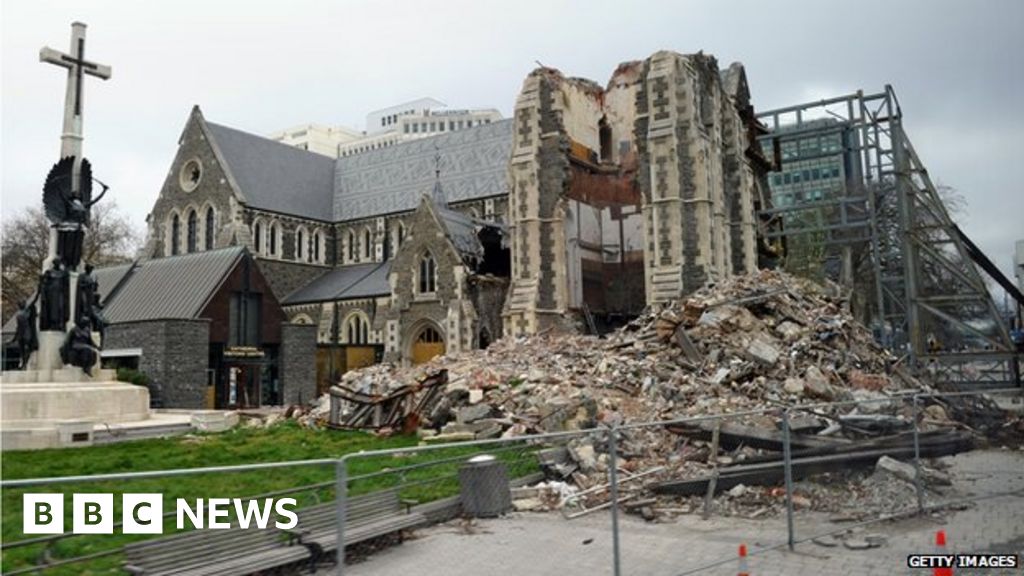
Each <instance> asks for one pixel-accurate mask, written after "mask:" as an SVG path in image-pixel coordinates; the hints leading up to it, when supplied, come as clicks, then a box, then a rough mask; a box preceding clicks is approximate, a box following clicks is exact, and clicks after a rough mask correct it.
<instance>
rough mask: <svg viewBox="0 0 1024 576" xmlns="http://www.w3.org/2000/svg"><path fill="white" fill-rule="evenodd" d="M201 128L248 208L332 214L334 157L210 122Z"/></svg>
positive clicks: (314, 215)
mask: <svg viewBox="0 0 1024 576" xmlns="http://www.w3.org/2000/svg"><path fill="white" fill-rule="evenodd" d="M206 127H207V128H208V130H209V133H210V136H211V138H212V140H213V145H214V146H215V147H216V148H217V150H219V152H220V155H221V157H222V158H223V159H224V162H225V163H226V164H227V166H225V167H224V169H225V170H227V171H228V172H230V174H231V176H233V177H234V180H235V182H237V184H238V188H239V192H240V193H241V194H242V196H243V197H244V198H245V201H246V204H247V205H248V206H249V207H251V208H256V209H260V210H269V211H271V212H279V213H282V214H292V215H295V216H302V217H305V218H312V219H316V220H325V221H331V220H332V219H333V215H332V202H331V196H332V194H333V191H334V159H332V158H328V157H326V156H323V155H320V154H316V153H313V152H307V151H305V150H300V149H298V148H295V147H294V146H289V145H287V144H281V143H280V142H275V141H273V140H269V139H267V138H263V137H262V136H256V135H255V134H249V133H247V132H242V131H241V130H236V129H234V128H229V127H227V126H222V125H220V124H215V123H213V122H206Z"/></svg>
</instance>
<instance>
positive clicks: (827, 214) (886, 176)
mask: <svg viewBox="0 0 1024 576" xmlns="http://www.w3.org/2000/svg"><path fill="white" fill-rule="evenodd" d="M758 119H759V120H760V121H761V122H763V123H764V124H765V125H766V126H767V128H768V133H767V134H766V135H764V136H762V137H760V138H759V141H760V143H761V146H762V150H764V151H765V153H766V156H768V157H769V158H774V166H775V169H776V170H779V169H783V170H784V169H785V167H784V161H783V158H782V156H783V155H782V153H781V150H782V149H783V148H784V147H786V146H787V143H790V144H789V146H790V149H792V147H793V146H796V144H793V143H797V142H801V141H806V140H807V139H809V138H814V137H815V136H817V135H822V134H825V133H833V134H834V133H835V132H836V131H837V130H841V131H842V132H843V133H844V135H845V136H846V137H845V138H843V149H842V150H841V151H838V152H837V153H836V154H835V156H836V157H838V158H840V159H841V160H842V162H844V164H845V166H846V169H845V170H844V178H843V182H844V184H843V185H842V186H839V187H835V188H833V189H832V190H829V191H828V192H827V193H822V192H817V193H815V194H810V195H808V197H794V198H787V202H785V203H784V204H782V203H780V204H779V205H778V206H776V207H772V208H768V209H766V210H763V211H762V212H761V213H760V216H761V221H762V222H766V223H767V226H766V227H765V230H764V233H763V234H764V237H765V238H766V239H767V240H768V241H773V240H774V241H777V242H786V241H792V242H797V241H803V242H804V243H805V244H814V245H816V246H820V247H821V248H822V254H823V255H822V258H832V259H837V260H839V261H840V263H841V265H840V267H839V268H840V273H839V274H838V278H836V279H838V280H840V281H841V282H842V283H843V284H844V285H845V286H847V287H849V288H851V289H852V294H853V296H854V298H855V300H856V302H857V308H858V312H859V313H860V315H861V316H862V318H863V319H864V320H865V321H866V322H867V323H868V324H869V325H870V326H871V328H872V330H873V331H874V333H875V336H876V338H877V340H878V341H879V343H880V344H882V345H883V346H885V347H886V348H888V349H890V350H892V351H893V352H894V353H896V354H897V356H901V357H905V362H906V364H907V365H908V366H909V367H910V368H911V369H912V370H913V371H914V372H915V373H917V374H927V375H929V376H930V380H932V381H933V382H935V383H936V384H937V385H939V386H943V385H945V386H949V387H955V388H960V389H964V388H979V387H982V388H987V387H994V388H999V387H1007V386H1008V385H1010V386H1012V385H1017V386H1019V385H1020V361H1021V358H1020V355H1019V354H1018V353H1017V352H1016V350H1015V347H1014V344H1013V342H1012V341H1011V340H1010V336H1009V333H1008V332H1007V327H1006V325H1005V323H1004V322H1003V321H1002V319H1001V318H1000V316H999V313H998V310H997V308H996V306H995V303H994V301H993V299H992V296H991V294H990V293H989V291H988V288H987V286H986V284H985V281H984V280H983V279H982V276H981V274H980V272H979V270H978V268H977V267H976V265H975V260H977V259H978V256H977V254H976V252H977V250H976V248H973V244H972V243H970V240H968V239H967V238H966V237H965V236H963V233H962V232H961V231H960V229H959V228H958V227H957V226H956V224H955V223H954V222H953V220H952V219H951V218H950V216H949V213H948V212H947V210H946V206H945V204H944V203H943V200H942V198H941V196H940V194H939V191H938V190H937V189H936V187H935V185H934V184H933V182H932V180H931V178H930V177H929V176H928V171H927V170H926V168H925V167H924V164H923V163H922V162H921V159H920V158H919V157H918V155H917V153H916V152H915V151H914V147H913V145H912V144H911V143H910V140H909V139H908V138H907V135H906V133H905V132H904V130H903V124H902V112H901V110H900V106H899V101H898V100H897V98H896V94H895V92H894V91H893V89H892V87H891V86H886V87H885V90H883V91H882V92H879V93H876V94H864V93H863V92H862V91H858V92H856V93H854V94H849V95H846V96H840V97H837V98H830V99H826V100H821V101H818V102H809V103H806V104H800V105H796V106H789V107H786V108H779V109H777V110H770V111H767V112H762V113H759V114H758ZM822 119H827V120H825V121H823V120H822ZM986 262H987V260H986ZM983 266H984V264H983ZM984 269H985V270H989V271H991V269H992V267H991V266H985V268H984ZM996 273H998V272H996ZM1017 296H1019V293H1018V294H1017ZM1015 297H1016V296H1015Z"/></svg>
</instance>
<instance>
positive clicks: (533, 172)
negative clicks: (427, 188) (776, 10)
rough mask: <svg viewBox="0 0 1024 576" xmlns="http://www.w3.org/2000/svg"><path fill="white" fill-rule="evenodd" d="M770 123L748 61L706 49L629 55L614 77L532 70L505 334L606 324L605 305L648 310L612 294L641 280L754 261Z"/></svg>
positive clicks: (649, 286) (681, 281)
mask: <svg viewBox="0 0 1024 576" xmlns="http://www.w3.org/2000/svg"><path fill="white" fill-rule="evenodd" d="M757 133H758V127H757V122H756V120H755V119H754V116H753V109H752V107H751V106H750V97H749V92H748V91H747V85H746V78H745V75H744V73H743V68H742V66H741V65H739V64H734V65H733V66H731V67H730V68H729V69H728V70H726V71H723V72H720V71H719V69H718V63H717V61H716V60H715V59H714V58H713V57H711V56H707V55H704V54H693V55H685V56H684V55H681V54H677V53H674V52H658V53H656V54H654V55H653V56H651V57H650V58H648V59H646V60H644V61H642V62H630V63H625V64H622V65H620V66H619V67H618V69H617V70H616V71H615V73H614V74H613V75H612V78H611V81H610V82H609V84H608V86H607V87H606V88H604V89H602V88H601V87H599V86H598V85H597V84H594V83H593V82H590V81H587V80H581V79H577V78H566V77H564V76H562V75H561V74H560V73H559V72H558V71H556V70H553V69H550V68H540V69H538V70H535V71H534V72H533V73H531V74H530V75H529V76H528V77H527V78H526V80H525V82H524V83H523V89H522V91H521V92H520V95H519V98H518V100H517V102H516V109H515V135H514V139H515V141H514V144H513V151H512V158H511V162H510V165H509V184H510V197H509V205H510V210H509V216H510V232H511V237H512V254H513V256H512V286H511V289H510V291H509V297H508V300H507V302H506V306H505V313H504V316H505V331H506V334H508V335H519V334H532V333H537V332H540V331H543V330H546V329H560V328H568V327H569V326H570V325H571V322H572V321H574V320H580V319H582V320H585V321H586V322H587V324H588V325H589V327H590V328H591V329H593V320H592V318H591V312H590V311H591V310H593V309H601V310H603V311H605V312H609V313H610V312H616V313H618V312H626V313H628V312H630V311H635V307H634V308H633V309H632V310H619V309H616V308H615V306H614V303H613V302H612V300H613V299H618V300H621V299H623V298H626V299H628V298H629V296H630V292H629V291H633V292H639V294H636V295H635V296H636V299H637V301H639V302H642V303H645V304H651V303H656V302H664V301H668V300H672V299H675V298H679V297H680V296H682V295H685V294H687V293H689V292H692V291H694V290H696V289H697V288H700V287H701V286H702V285H704V284H705V283H706V282H708V281H712V280H715V279H719V278H724V277H727V276H729V275H731V274H735V273H745V272H751V271H753V270H754V268H755V265H756V223H755V219H754V209H755V204H756V203H757V202H758V201H759V198H760V194H761V190H762V189H763V188H762V181H763V175H764V172H765V170H766V167H767V165H766V163H765V162H764V161H763V159H761V158H759V155H760V152H759V149H758V147H757V146H756V140H755V139H756V135H757ZM634 207H635V208H636V209H637V210H636V212H633V211H632V209H633V208H634ZM640 263H642V268H640V267H639V266H640ZM634 264H636V265H637V267H636V268H633V267H631V266H633V265H634ZM624 275H626V276H628V275H635V276H638V277H642V282H640V281H639V279H637V281H635V282H626V281H623V279H622V277H623V276H624ZM623 287H625V288H623ZM623 290H626V291H625V292H623Z"/></svg>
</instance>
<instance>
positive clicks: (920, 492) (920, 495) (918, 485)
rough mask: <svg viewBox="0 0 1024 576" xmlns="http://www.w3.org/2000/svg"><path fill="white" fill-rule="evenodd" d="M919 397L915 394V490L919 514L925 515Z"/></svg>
mask: <svg viewBox="0 0 1024 576" xmlns="http://www.w3.org/2000/svg"><path fill="white" fill-rule="evenodd" d="M918 398H919V397H918V395H917V394H914V409H913V418H914V490H915V491H916V492H917V513H918V514H924V484H923V483H922V482H921V433H920V428H921V427H920V426H919V425H918V419H919V417H920V406H919V405H918Z"/></svg>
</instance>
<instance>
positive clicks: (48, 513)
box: [21, 494, 64, 534]
mask: <svg viewBox="0 0 1024 576" xmlns="http://www.w3.org/2000/svg"><path fill="white" fill-rule="evenodd" d="M21 503H22V509H23V512H22V513H23V517H22V532H24V533H25V534H63V533H64V495H63V494H24V495H23V497H22V499H21Z"/></svg>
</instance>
